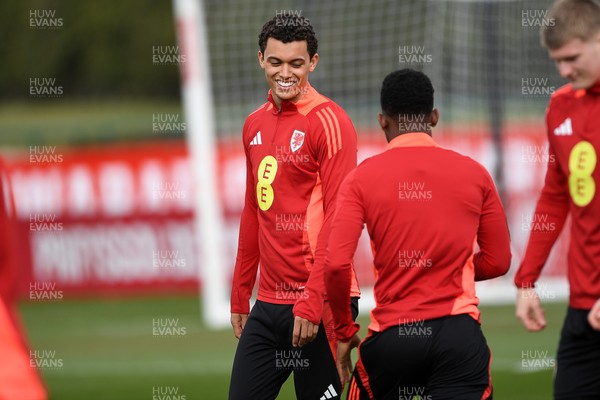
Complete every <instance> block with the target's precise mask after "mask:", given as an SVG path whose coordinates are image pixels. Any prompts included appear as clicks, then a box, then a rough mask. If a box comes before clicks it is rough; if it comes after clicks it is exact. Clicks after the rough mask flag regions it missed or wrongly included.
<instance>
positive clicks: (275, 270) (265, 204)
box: [231, 85, 360, 324]
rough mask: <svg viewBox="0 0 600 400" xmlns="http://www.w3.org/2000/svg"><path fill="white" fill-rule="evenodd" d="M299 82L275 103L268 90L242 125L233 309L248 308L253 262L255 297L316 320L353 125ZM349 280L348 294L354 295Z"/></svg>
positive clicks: (352, 162)
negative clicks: (297, 93)
mask: <svg viewBox="0 0 600 400" xmlns="http://www.w3.org/2000/svg"><path fill="white" fill-rule="evenodd" d="M306 89H307V93H306V94H305V95H304V96H303V97H302V98H301V99H300V100H299V101H297V102H291V101H283V102H282V105H281V108H280V109H279V110H278V109H277V107H276V105H275V103H274V101H273V97H272V94H271V92H270V91H269V96H268V101H267V102H266V103H265V104H263V105H262V106H261V107H259V108H258V109H257V110H256V111H254V112H253V113H252V114H250V115H249V116H248V118H247V119H246V123H245V124H244V130H243V139H242V140H243V144H244V150H245V153H246V174H247V178H246V201H245V206H244V210H243V212H242V217H241V222H240V235H239V244H238V254H237V259H236V264H235V269H234V274H233V284H232V290H231V312H232V313H242V314H247V313H248V312H249V309H250V305H249V300H250V296H251V294H252V289H253V287H254V283H255V279H256V275H257V270H258V266H259V264H260V281H259V287H258V300H261V301H265V302H268V303H274V304H295V306H294V314H295V315H297V316H300V317H303V318H305V319H307V320H310V321H311V322H313V323H315V324H318V323H319V321H320V319H321V312H322V306H323V298H324V295H325V293H324V292H325V287H324V286H325V283H324V279H323V275H322V271H323V262H324V254H325V249H326V243H327V238H328V237H329V231H330V229H331V220H332V217H333V213H334V210H335V199H336V195H337V192H338V189H339V186H340V184H341V182H342V180H343V179H344V177H345V176H346V174H347V173H348V172H350V171H351V170H352V169H353V168H354V167H356V155H357V147H356V131H355V130H354V126H353V125H352V122H351V120H350V118H349V117H348V116H347V114H346V113H345V112H344V110H343V109H342V108H341V107H340V106H338V105H337V104H336V103H334V102H333V101H331V100H330V99H328V98H327V97H325V96H322V95H321V94H319V93H318V92H317V91H316V90H315V89H314V88H312V87H311V86H310V85H308V86H307V88H306ZM311 271H312V272H311ZM309 277H310V279H309ZM353 282H354V285H353V290H352V295H353V296H359V295H360V292H359V290H358V284H357V282H356V279H355V278H354V279H353ZM348 298H349V297H348ZM346 301H347V302H348V301H349V300H348V299H347V300H346Z"/></svg>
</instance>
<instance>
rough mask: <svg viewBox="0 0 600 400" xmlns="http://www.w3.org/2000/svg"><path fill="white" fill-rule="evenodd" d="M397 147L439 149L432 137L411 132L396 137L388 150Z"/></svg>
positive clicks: (388, 146)
mask: <svg viewBox="0 0 600 400" xmlns="http://www.w3.org/2000/svg"><path fill="white" fill-rule="evenodd" d="M397 147H439V146H438V144H437V143H436V142H435V140H433V138H432V137H431V136H429V135H428V134H426V133H424V132H409V133H403V134H402V135H399V136H396V137H395V138H394V139H392V141H391V142H389V143H388V145H387V147H386V148H385V149H386V150H390V149H395V148H397Z"/></svg>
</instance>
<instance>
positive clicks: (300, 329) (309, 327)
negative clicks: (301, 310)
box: [292, 317, 319, 347]
mask: <svg viewBox="0 0 600 400" xmlns="http://www.w3.org/2000/svg"><path fill="white" fill-rule="evenodd" d="M318 332H319V325H315V324H313V323H312V322H310V321H309V320H307V319H304V318H302V317H294V333H293V334H292V346H294V347H302V346H304V345H305V344H308V343H310V342H312V341H313V340H315V338H316V337H317V333H318Z"/></svg>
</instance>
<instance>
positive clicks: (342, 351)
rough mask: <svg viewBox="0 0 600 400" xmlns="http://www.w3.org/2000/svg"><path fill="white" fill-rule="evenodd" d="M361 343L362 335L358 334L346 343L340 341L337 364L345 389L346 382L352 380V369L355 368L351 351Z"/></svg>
mask: <svg viewBox="0 0 600 400" xmlns="http://www.w3.org/2000/svg"><path fill="white" fill-rule="evenodd" d="M359 344H360V337H358V335H354V336H352V339H350V341H349V342H346V343H344V342H339V341H338V345H337V361H336V366H337V370H338V375H339V376H340V381H341V382H342V390H344V386H346V383H348V382H350V375H351V374H352V370H353V369H354V366H353V365H352V358H351V357H350V352H351V351H352V349H353V348H355V347H357V346H358V345H359Z"/></svg>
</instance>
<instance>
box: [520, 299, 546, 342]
mask: <svg viewBox="0 0 600 400" xmlns="http://www.w3.org/2000/svg"><path fill="white" fill-rule="evenodd" d="M516 316H517V318H519V319H520V320H521V322H522V323H523V326H525V328H527V330H529V331H532V332H538V331H541V330H542V329H544V328H545V327H546V318H545V317H544V310H543V309H542V307H541V305H540V298H539V296H538V294H537V292H536V291H535V289H533V288H521V289H518V290H517V305H516Z"/></svg>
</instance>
